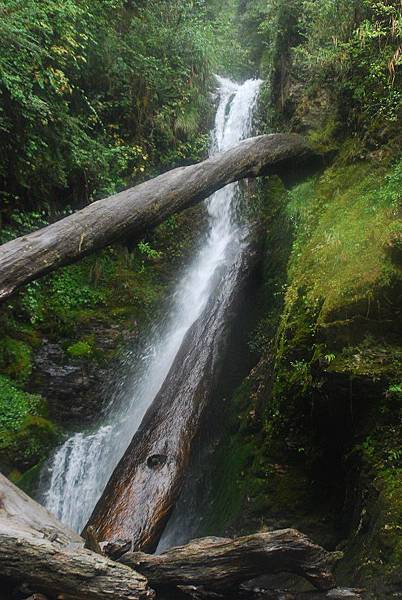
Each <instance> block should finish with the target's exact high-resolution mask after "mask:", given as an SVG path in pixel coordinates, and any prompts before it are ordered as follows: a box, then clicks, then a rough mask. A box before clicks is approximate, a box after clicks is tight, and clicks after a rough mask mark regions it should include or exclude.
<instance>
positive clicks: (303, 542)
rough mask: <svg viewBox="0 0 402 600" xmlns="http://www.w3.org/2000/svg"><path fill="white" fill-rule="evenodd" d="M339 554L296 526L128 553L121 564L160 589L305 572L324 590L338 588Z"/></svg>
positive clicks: (224, 587)
mask: <svg viewBox="0 0 402 600" xmlns="http://www.w3.org/2000/svg"><path fill="white" fill-rule="evenodd" d="M337 559H338V553H330V552H327V551H326V550H324V549H323V548H321V546H317V545H316V544H313V543H312V542H311V541H310V540H309V539H308V538H307V537H306V536H305V535H303V534H301V533H299V532H298V531H296V530H295V529H283V530H280V531H273V532H270V533H256V534H254V535H249V536H246V537H240V538H237V539H234V540H232V539H224V538H213V537H212V538H202V539H199V540H193V541H192V542H190V543H189V544H187V545H185V546H180V547H178V548H172V549H171V550H169V551H167V552H164V553H163V554H159V555H149V554H144V553H142V552H134V553H127V554H124V555H123V556H122V557H121V558H120V562H122V563H124V564H125V565H129V566H130V567H132V568H133V569H135V570H136V571H138V572H139V573H142V574H143V575H144V576H145V577H146V578H147V579H148V581H149V583H150V585H151V586H152V587H153V588H155V589H156V590H164V589H167V590H168V589H171V588H175V587H178V586H192V587H195V588H198V587H201V588H204V589H205V590H206V591H209V592H211V591H212V592H218V593H219V592H228V591H230V590H235V589H236V588H238V587H239V585H240V584H242V583H244V582H246V581H250V580H251V579H254V578H256V577H259V576H261V575H266V574H275V573H279V572H287V573H293V574H296V575H300V576H301V577H304V578H305V579H307V581H309V582H310V583H311V584H312V585H314V587H316V588H317V589H319V590H328V589H331V588H333V587H334V585H335V582H334V577H333V575H332V568H333V566H334V564H335V562H336V560H337Z"/></svg>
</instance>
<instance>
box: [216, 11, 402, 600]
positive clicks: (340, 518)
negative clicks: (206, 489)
mask: <svg viewBox="0 0 402 600" xmlns="http://www.w3.org/2000/svg"><path fill="white" fill-rule="evenodd" d="M335 4H337V3H330V2H323V3H322V4H321V3H320V7H318V5H317V3H314V2H302V3H292V2H291V3H286V2H275V3H274V2H273V3H259V2H253V1H249V2H244V3H242V8H243V10H242V12H241V28H242V29H241V31H242V33H243V35H244V34H245V33H247V32H248V31H250V30H251V31H252V32H253V37H251V38H248V39H249V53H250V54H249V56H250V59H252V60H254V61H257V64H258V65H259V70H260V72H262V74H263V75H264V76H265V77H267V84H266V87H265V90H264V91H263V94H262V100H261V110H260V117H261V123H262V127H263V128H266V127H267V128H268V130H269V129H271V128H272V127H274V128H280V129H292V130H296V131H301V132H303V133H305V134H306V135H307V136H308V137H309V139H310V141H311V143H312V145H313V146H314V147H315V148H316V149H317V151H318V152H320V153H322V155H323V164H322V167H321V169H320V170H319V172H316V173H315V174H314V175H313V176H311V177H309V178H306V180H305V181H303V182H302V183H299V184H297V185H291V183H289V184H288V186H287V189H285V188H284V187H283V186H282V185H281V184H280V182H278V181H275V180H272V181H268V182H267V183H265V184H264V185H262V186H261V190H260V195H261V197H262V199H263V201H264V203H265V206H266V207H267V208H266V210H267V212H268V221H267V223H268V225H267V237H266V251H265V252H266V260H265V274H264V297H265V307H264V309H263V311H262V316H261V321H260V323H259V325H258V327H257V328H256V330H255V331H254V333H253V335H252V336H251V339H250V346H251V348H252V350H253V351H255V352H256V353H257V354H258V355H259V362H258V364H257V366H256V367H255V368H254V369H253V370H252V371H251V373H250V374H249V375H248V377H247V378H246V380H245V381H244V382H243V384H242V385H241V387H240V388H239V389H238V390H237V392H236V394H235V396H234V398H233V401H232V420H231V426H230V428H229V431H228V433H227V436H226V439H225V440H224V442H223V444H222V446H221V447H220V449H219V451H218V454H217V466H216V477H215V479H214V481H215V485H216V490H217V493H216V497H215V500H214V501H213V502H212V506H211V509H210V510H209V511H208V515H207V517H206V528H205V529H206V531H208V532H210V533H212V532H214V533H218V532H219V531H218V530H220V531H221V532H222V531H224V530H227V529H229V530H234V531H239V530H241V531H244V530H248V531H250V530H253V529H255V528H256V527H281V526H296V527H298V528H300V529H301V530H303V531H306V532H307V533H309V534H310V535H312V536H313V538H315V539H316V540H317V541H319V542H321V543H323V544H324V545H326V546H328V547H331V548H335V547H337V548H339V549H341V550H343V552H344V559H343V560H341V561H340V563H339V565H338V576H339V581H340V582H341V583H344V584H346V585H362V586H363V587H365V588H366V590H367V593H368V595H369V597H373V598H379V599H380V598H381V599H382V598H386V597H390V598H391V597H393V594H394V593H398V592H400V591H401V589H402V574H401V527H402V506H401V497H402V469H401V463H402V460H401V459H402V449H401V434H402V430H401V419H400V417H401V401H402V362H401V359H402V314H401V306H402V302H401V301H402V271H401V267H402V212H401V210H402V198H401V190H402V163H401V161H400V154H399V148H400V146H399V143H400V133H401V119H400V111H401V101H400V89H401V88H400V83H401V79H400V72H399V71H398V69H400V67H398V65H397V64H396V65H395V64H394V63H393V62H392V61H393V57H394V53H395V47H396V46H397V44H398V40H400V35H401V30H400V20H399V21H398V18H399V19H400V12H398V11H399V9H398V6H397V3H394V2H387V3H385V2H377V3H373V2H350V3H346V4H345V5H344V4H343V3H338V4H337V6H335ZM374 5H375V6H374ZM398 14H399V17H398ZM335 18H336V19H337V21H336V23H335V22H334V19H335ZM309 19H310V20H309ZM324 23H326V29H325V28H322V27H321V26H322V25H323V24H324ZM334 28H337V33H336V36H337V37H335V32H334ZM370 32H371V34H370ZM274 34H275V35H274ZM268 35H270V36H271V37H268ZM370 35H371V37H370ZM356 36H357V37H356ZM244 38H245V39H247V37H246V35H244ZM357 38H358V39H359V40H360V42H359V43H358V42H357ZM373 39H374V40H376V41H377V46H375V45H374V43H373ZM250 40H251V41H250ZM359 44H360V45H359ZM378 44H379V45H378ZM364 53H365V56H363V54H364ZM389 69H390V70H391V75H390V71H389ZM362 86H363V87H364V90H365V92H364V95H363V92H362ZM385 107H387V108H385ZM222 472H224V473H226V476H225V477H224V478H222V477H219V473H222Z"/></svg>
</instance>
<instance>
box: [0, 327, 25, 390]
mask: <svg viewBox="0 0 402 600" xmlns="http://www.w3.org/2000/svg"><path fill="white" fill-rule="evenodd" d="M31 353H32V351H31V348H30V346H29V345H28V344H26V343H25V342H23V341H21V340H16V339H13V338H10V337H4V338H3V339H1V340H0V373H4V374H5V375H8V376H9V377H12V378H13V379H15V380H16V381H19V382H24V381H26V380H27V378H28V377H29V375H30V374H31V370H32V362H31Z"/></svg>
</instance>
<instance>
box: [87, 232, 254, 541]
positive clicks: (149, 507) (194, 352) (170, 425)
mask: <svg viewBox="0 0 402 600" xmlns="http://www.w3.org/2000/svg"><path fill="white" fill-rule="evenodd" d="M253 237H254V236H253ZM257 238H258V236H257ZM254 239H256V238H254ZM242 246H243V248H242V250H240V251H239V252H238V254H237V255H236V260H235V261H234V263H233V264H232V265H231V266H230V267H223V271H222V270H220V271H219V272H218V273H216V291H215V294H212V296H211V298H210V300H209V302H208V304H207V306H206V308H205V309H204V311H203V313H202V314H201V316H200V317H199V319H198V320H197V321H196V322H195V323H194V324H193V325H192V327H191V328H190V329H189V331H188V332H187V334H186V336H185V337H184V340H183V342H182V345H181V348H180V350H179V352H178V354H177V356H176V358H175V360H174V362H173V365H172V367H171V369H170V371H169V373H168V375H167V377H166V379H165V381H164V383H163V385H162V387H161V389H160V391H159V393H158V394H157V396H156V398H155V400H154V401H153V403H152V405H151V407H150V408H149V409H148V411H147V413H146V414H145V416H144V418H143V421H142V423H141V425H140V427H139V429H138V431H137V432H136V434H135V435H134V437H133V439H132V441H131V444H130V446H129V447H128V449H127V451H126V452H125V454H124V456H123V458H122V459H121V460H120V462H119V464H118V466H117V467H116V469H115V471H114V473H113V475H112V477H111V479H110V480H109V482H108V485H107V486H106V489H105V491H104V492H103V494H102V496H101V498H100V500H99V502H98V504H97V506H96V507H95V510H94V512H93V514H92V516H91V518H90V520H89V522H88V526H91V527H92V528H93V529H94V531H95V535H96V536H97V538H98V539H99V540H101V541H104V540H108V541H113V542H114V541H116V540H118V539H131V541H132V549H133V550H143V551H145V552H152V551H154V550H155V548H156V546H157V544H158V541H159V538H160V535H161V533H162V531H163V529H164V527H165V525H166V522H167V520H168V518H169V516H170V514H171V511H172V509H173V507H174V504H175V502H176V500H177V498H178V495H179V493H180V490H181V485H182V482H183V478H184V474H185V472H186V468H187V465H188V463H189V459H190V455H191V449H192V445H193V441H194V439H195V436H196V434H197V432H198V430H199V427H200V424H201V422H202V418H203V416H204V412H205V409H206V407H207V405H208V402H209V399H210V398H211V396H212V394H213V391H214V386H215V385H216V383H217V380H218V377H219V373H220V366H221V358H222V356H223V354H224V351H225V347H226V335H225V332H226V331H227V330H228V329H229V327H230V324H231V323H232V322H233V321H234V319H235V316H236V310H237V308H238V304H239V301H240V298H241V296H242V291H243V288H244V284H245V282H246V281H247V280H248V278H249V276H250V273H251V272H252V269H251V266H252V265H253V263H254V262H255V260H256V258H257V257H258V247H259V246H258V242H257V243H255V245H253V244H249V245H247V244H246V243H244V244H243V245H242ZM84 532H85V530H84Z"/></svg>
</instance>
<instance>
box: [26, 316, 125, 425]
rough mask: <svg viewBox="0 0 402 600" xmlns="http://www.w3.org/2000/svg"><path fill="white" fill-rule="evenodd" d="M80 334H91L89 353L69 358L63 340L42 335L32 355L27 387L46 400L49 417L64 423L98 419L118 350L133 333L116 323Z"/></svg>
mask: <svg viewBox="0 0 402 600" xmlns="http://www.w3.org/2000/svg"><path fill="white" fill-rule="evenodd" d="M81 334H82V335H90V336H91V337H92V339H93V341H94V347H95V348H96V351H95V352H94V355H93V356H92V355H91V356H85V357H72V356H70V355H69V354H68V352H67V351H66V350H65V349H64V347H63V344H62V343H54V342H52V341H49V340H48V339H46V338H44V339H43V341H42V345H41V346H40V347H39V349H38V351H37V353H36V356H35V358H34V368H33V372H32V377H31V381H30V385H29V387H30V389H31V390H32V391H35V392H36V393H39V394H41V395H42V397H43V398H44V399H45V400H46V401H47V404H48V409H49V418H50V419H51V420H52V421H54V422H56V423H58V424H61V425H63V426H64V427H65V426H67V427H68V426H71V427H74V426H75V425H78V424H79V425H83V424H84V425H85V424H89V423H91V422H93V420H94V418H95V417H96V418H98V417H99V415H100V413H101V412H102V410H103V409H104V407H105V406H106V404H107V403H108V399H109V398H108V395H109V394H108V391H107V390H108V382H109V381H110V379H111V374H112V373H113V372H114V371H115V369H116V367H117V365H118V354H119V352H118V349H119V348H120V347H123V346H124V345H127V344H128V343H129V342H130V341H132V340H133V338H136V333H133V332H129V331H127V330H126V329H123V328H122V326H119V325H105V324H100V323H95V324H92V325H90V326H87V328H86V329H85V331H82V332H81Z"/></svg>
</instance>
